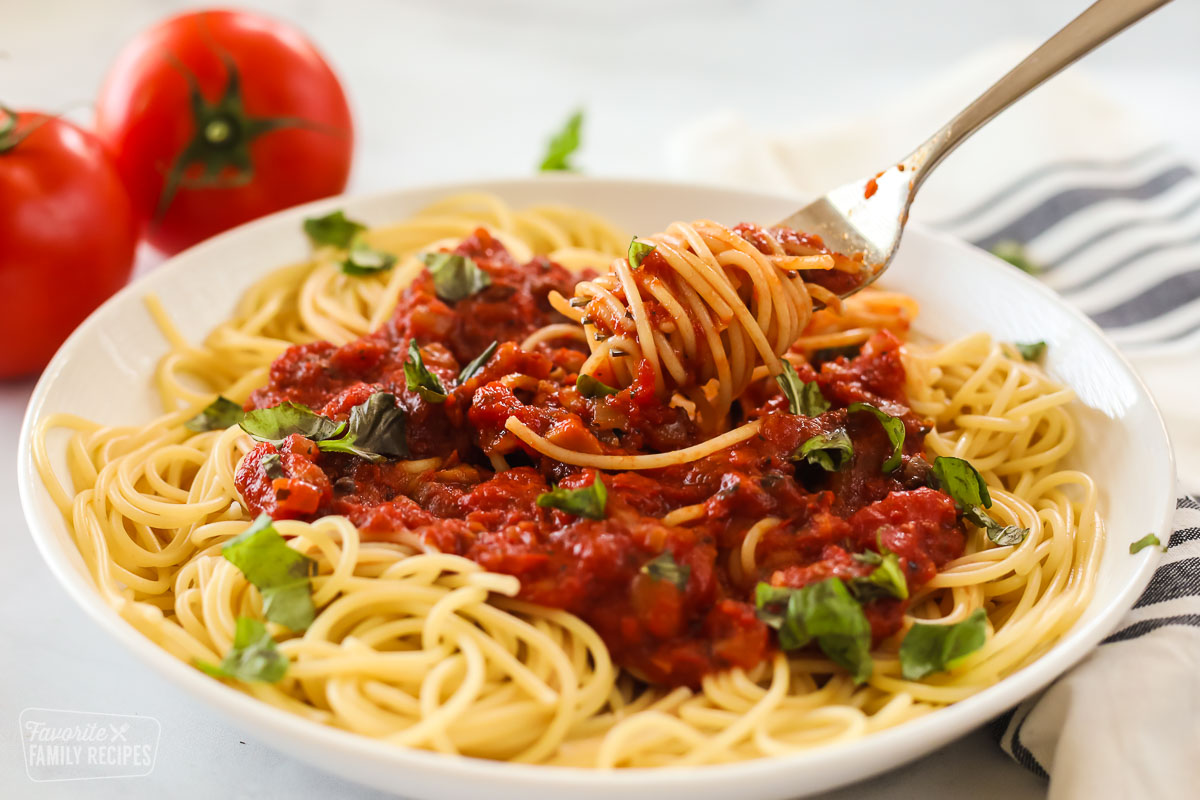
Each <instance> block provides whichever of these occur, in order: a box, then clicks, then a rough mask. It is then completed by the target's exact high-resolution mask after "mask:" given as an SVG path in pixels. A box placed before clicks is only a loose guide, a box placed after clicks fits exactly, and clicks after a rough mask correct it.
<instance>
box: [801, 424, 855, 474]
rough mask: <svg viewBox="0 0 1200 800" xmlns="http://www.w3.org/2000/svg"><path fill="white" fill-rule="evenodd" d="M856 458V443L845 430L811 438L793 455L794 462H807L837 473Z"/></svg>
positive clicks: (840, 429)
mask: <svg viewBox="0 0 1200 800" xmlns="http://www.w3.org/2000/svg"><path fill="white" fill-rule="evenodd" d="M852 458H854V443H853V442H851V441H850V434H848V433H846V429H845V428H834V429H833V430H831V431H829V432H827V433H819V434H817V435H816V436H813V437H811V438H810V439H809V440H808V441H806V442H805V443H804V444H802V445H800V447H798V448H797V449H796V452H795V453H792V461H800V460H804V461H807V462H808V463H809V464H813V465H815V466H818V467H820V468H821V469H823V470H825V471H826V472H837V471H838V470H840V469H842V468H843V467H845V466H846V465H848V464H849V463H850V460H851V459H852Z"/></svg>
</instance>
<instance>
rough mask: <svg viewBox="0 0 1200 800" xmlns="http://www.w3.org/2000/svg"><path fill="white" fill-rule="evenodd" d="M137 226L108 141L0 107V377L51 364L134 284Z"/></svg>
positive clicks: (58, 121) (60, 122) (56, 121)
mask: <svg viewBox="0 0 1200 800" xmlns="http://www.w3.org/2000/svg"><path fill="white" fill-rule="evenodd" d="M137 233H138V220H137V217H136V216H135V214H134V213H133V207H132V205H131V204H130V202H129V195H128V194H127V193H126V191H125V187H124V186H123V185H122V184H121V178H120V176H119V175H118V174H117V170H116V168H115V167H114V166H113V164H112V161H111V160H110V159H109V157H108V155H107V154H106V153H105V152H104V148H103V147H102V146H101V144H100V142H99V141H97V139H96V138H95V137H94V136H92V135H91V134H90V133H85V132H84V131H81V130H80V129H79V128H76V127H75V126H74V125H72V124H71V123H69V122H66V121H65V120H62V119H55V118H51V117H47V116H46V115H44V114H33V113H22V114H18V115H15V116H14V115H13V114H12V113H10V112H8V111H6V110H4V109H3V108H0V342H3V343H4V344H3V347H0V378H11V377H15V376H18V375H24V374H27V373H30V372H35V371H37V370H39V369H41V368H42V367H44V366H45V365H46V362H47V361H49V360H50V356H52V355H54V351H55V350H56V349H58V346H59V345H60V344H62V341H63V339H66V338H67V334H69V333H70V332H71V331H72V330H73V329H74V328H75V326H76V325H78V324H79V323H80V322H82V321H83V318H84V317H86V316H87V315H88V313H89V312H91V310H92V309H94V308H95V307H96V306H98V305H100V303H101V302H103V301H104V299H105V298H107V297H108V296H109V295H111V294H112V293H113V292H115V291H116V290H117V289H119V288H121V286H122V285H123V284H124V283H125V281H127V280H128V279H129V271H130V269H132V267H133V256H134V251H135V249H136V247H137Z"/></svg>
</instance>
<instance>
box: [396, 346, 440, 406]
mask: <svg viewBox="0 0 1200 800" xmlns="http://www.w3.org/2000/svg"><path fill="white" fill-rule="evenodd" d="M404 382H405V384H406V385H407V386H408V389H409V391H412V392H416V393H417V394H419V395H421V397H424V398H425V399H426V400H428V401H429V402H431V403H444V402H446V397H447V395H446V389H445V387H443V386H442V382H441V381H440V380H438V376H437V375H434V374H433V373H432V372H430V371H429V368H428V367H426V366H425V359H423V358H421V348H419V347H417V340H416V339H409V340H408V361H405V362H404Z"/></svg>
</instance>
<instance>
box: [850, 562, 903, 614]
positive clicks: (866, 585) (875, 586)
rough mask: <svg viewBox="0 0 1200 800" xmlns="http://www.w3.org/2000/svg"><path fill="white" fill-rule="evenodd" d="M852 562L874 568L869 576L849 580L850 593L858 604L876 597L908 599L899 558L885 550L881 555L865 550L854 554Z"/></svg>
mask: <svg viewBox="0 0 1200 800" xmlns="http://www.w3.org/2000/svg"><path fill="white" fill-rule="evenodd" d="M854 560H855V561H858V562H859V563H862V564H873V565H874V566H875V569H874V570H872V571H871V574H870V575H867V576H865V577H862V578H851V579H850V591H851V592H853V593H854V596H855V597H857V598H858V599H859V601H860V602H864V603H865V602H867V601H869V600H874V599H876V598H878V597H897V598H900V599H901V600H903V599H905V598H907V597H908V581H907V580H906V579H905V577H904V570H903V569H902V568H901V567H900V557H899V556H897V555H896V554H895V553H893V552H891V551H890V550H887V549H884V551H883V553H882V554H880V553H876V552H875V551H874V550H867V551H866V552H863V553H855V554H854Z"/></svg>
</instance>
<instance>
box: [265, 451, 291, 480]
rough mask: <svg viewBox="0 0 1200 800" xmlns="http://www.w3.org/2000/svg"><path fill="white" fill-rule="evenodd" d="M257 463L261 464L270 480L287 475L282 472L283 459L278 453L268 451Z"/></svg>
mask: <svg viewBox="0 0 1200 800" xmlns="http://www.w3.org/2000/svg"><path fill="white" fill-rule="evenodd" d="M259 464H261V465H262V468H263V472H265V473H266V475H267V477H268V478H270V479H271V480H276V479H278V478H286V477H287V475H285V474H284V473H283V459H282V458H280V456H279V453H269V454H267V455H265V456H263V458H262V461H260V462H259Z"/></svg>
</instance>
